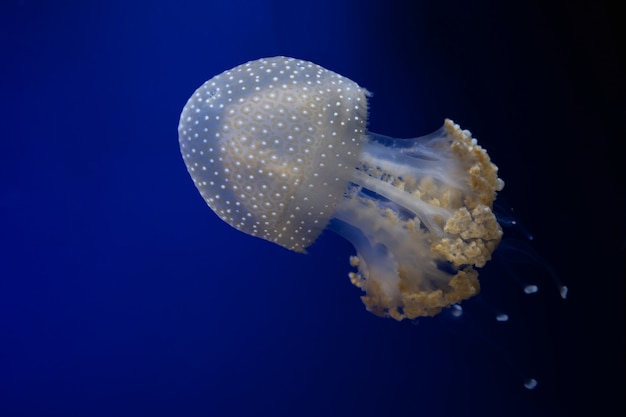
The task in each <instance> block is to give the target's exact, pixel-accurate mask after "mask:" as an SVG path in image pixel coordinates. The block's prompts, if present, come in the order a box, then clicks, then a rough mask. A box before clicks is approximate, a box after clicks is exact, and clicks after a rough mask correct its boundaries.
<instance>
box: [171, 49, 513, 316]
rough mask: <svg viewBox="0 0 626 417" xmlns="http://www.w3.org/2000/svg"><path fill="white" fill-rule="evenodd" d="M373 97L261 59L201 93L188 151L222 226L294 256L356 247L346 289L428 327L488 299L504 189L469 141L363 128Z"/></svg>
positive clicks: (326, 74) (194, 100)
mask: <svg viewBox="0 0 626 417" xmlns="http://www.w3.org/2000/svg"><path fill="white" fill-rule="evenodd" d="M370 96H371V94H370V93H369V92H368V91H367V90H366V89H364V88H362V87H360V86H359V85H358V84H357V83H356V82H354V81H352V80H350V79H348V78H346V77H343V76H341V75H339V74H337V73H335V72H333V71H330V70H327V69H325V68H323V67H321V66H319V65H316V64H314V63H312V62H308V61H304V60H300V59H295V58H289V57H282V56H278V57H272V58H263V59H258V60H254V61H250V62H248V63H245V64H242V65H239V66H237V67H235V68H233V69H231V70H228V71H225V72H223V73H222V74H219V75H217V76H215V77H213V78H211V79H210V80H208V81H207V82H205V83H204V84H203V85H202V86H200V87H199V88H198V89H197V90H196V91H195V92H194V93H193V95H192V96H191V98H189V100H188V101H187V103H186V105H185V107H184V109H183V111H182V114H181V116H180V123H179V126H178V134H179V144H180V150H181V153H182V156H183V159H184V162H185V164H186V167H187V170H188V172H189V174H190V175H191V178H192V180H193V182H194V184H195V186H196V188H197V189H198V190H199V192H200V194H201V196H202V197H203V199H204V200H205V201H206V203H207V204H208V205H209V207H210V208H211V209H212V210H213V211H214V212H215V213H216V214H217V215H218V216H219V217H220V218H221V219H222V220H224V221H225V222H226V223H228V224H229V225H231V226H232V227H234V228H236V229H238V230H240V231H242V232H244V233H246V234H249V235H252V236H256V237H259V238H262V239H265V240H268V241H270V242H273V243H276V244H278V245H280V246H282V247H284V248H287V249H289V250H292V251H295V252H301V253H305V252H306V249H307V248H308V247H309V246H310V245H311V244H313V242H315V241H316V239H317V238H318V237H319V236H320V235H321V234H322V232H323V231H324V230H326V229H328V230H331V231H333V232H335V233H338V234H339V235H340V236H342V237H344V238H345V239H347V240H348V241H349V242H350V243H351V244H352V245H353V246H354V248H355V249H356V255H354V256H352V257H350V260H349V261H350V265H351V267H352V268H353V270H352V272H350V274H349V278H350V280H351V282H352V283H353V284H354V285H355V286H357V287H358V288H360V289H361V290H362V291H363V293H364V294H363V295H362V297H361V298H362V300H363V303H364V304H365V306H366V308H367V310H368V311H370V312H372V313H373V314H376V315H378V316H382V317H391V318H394V319H396V320H402V319H405V318H407V319H414V318H416V317H420V316H433V315H436V314H437V313H439V312H440V311H441V310H442V309H444V308H447V307H449V306H452V305H456V304H458V303H459V302H461V301H462V300H465V299H468V298H470V297H472V296H474V295H476V294H478V293H479V291H480V284H479V281H478V272H477V268H480V267H482V266H484V265H485V264H486V262H488V261H489V260H490V258H491V254H492V252H493V251H494V250H495V248H496V247H497V246H498V243H499V242H500V239H501V236H502V229H501V228H500V225H499V224H498V221H497V219H496V217H495V215H494V213H493V211H492V207H493V202H494V200H495V199H496V195H497V192H498V191H500V190H501V189H502V188H503V186H504V183H503V181H502V180H501V179H499V178H498V175H497V173H498V168H497V167H496V166H495V165H494V164H493V163H492V162H491V161H490V158H489V156H488V154H487V152H486V151H485V149H483V148H482V147H481V146H480V145H478V143H477V141H476V139H474V138H472V135H471V133H470V132H469V131H467V130H462V129H461V128H460V127H459V126H458V125H457V124H455V123H454V122H452V121H451V120H449V119H446V120H445V121H444V123H443V126H442V127H441V128H440V129H438V130H436V131H435V132H433V133H431V134H429V135H426V136H422V137H417V138H412V139H397V138H391V137H388V136H384V135H380V134H376V133H373V132H371V131H368V129H367V117H368V99H369V97H370Z"/></svg>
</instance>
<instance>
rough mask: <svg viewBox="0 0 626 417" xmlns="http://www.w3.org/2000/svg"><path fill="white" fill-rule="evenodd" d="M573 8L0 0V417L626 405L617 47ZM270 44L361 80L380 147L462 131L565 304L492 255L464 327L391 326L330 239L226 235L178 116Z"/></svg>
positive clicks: (600, 23) (540, 412) (542, 277)
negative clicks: (531, 290)
mask: <svg viewBox="0 0 626 417" xmlns="http://www.w3.org/2000/svg"><path fill="white" fill-rule="evenodd" d="M409 3H410V4H411V6H408V5H407V4H409ZM586 3H591V2H583V1H574V2H562V4H561V3H558V2H554V1H530V2H526V3H519V2H502V1H487V0H479V1H476V2H466V1H449V0H442V1H438V2H420V1H415V2H398V1H342V0H318V1H315V2H313V1H311V2H298V1H283V0H274V1H270V0H238V1H220V2H214V1H182V0H181V1H158V0H157V1H152V2H142V1H138V2H129V1H118V0H109V1H90V2H89V1H85V2H82V1H58V2H57V1H54V2H53V1H29V0H20V1H3V2H2V5H1V6H0V35H1V36H0V48H1V49H0V54H1V55H0V56H1V57H2V61H1V64H0V104H1V108H0V110H1V112H0V114H1V117H2V120H1V121H2V133H0V145H1V147H0V249H1V250H0V416H3V417H5V416H6V417H17V416H20V417H21V416H28V417H31V416H33V417H35V416H42V417H48V416H62V417H70V416H89V417H96V416H144V415H145V416H186V417H193V416H250V415H254V416H340V415H349V416H352V415H353V416H363V417H365V416H527V415H533V416H562V415H563V416H568V415H571V416H574V415H589V414H588V412H589V410H592V409H594V410H595V414H594V415H603V416H610V415H622V414H623V412H624V353H623V352H624V284H623V282H624V281H623V279H624V264H625V258H624V253H625V243H624V242H625V239H624V218H625V216H624V213H625V212H626V206H625V204H624V196H625V189H624V177H625V175H624V169H623V161H622V159H623V152H622V151H621V149H622V147H623V144H622V143H621V142H623V140H624V138H625V137H626V134H625V129H624V126H625V124H624V122H625V116H626V106H625V103H626V88H625V85H626V83H625V81H624V66H623V63H624V61H623V55H621V53H623V44H621V43H620V42H619V41H618V29H617V28H618V24H617V22H618V18H617V17H616V14H615V10H612V9H611V8H610V7H608V6H605V5H604V4H602V3H593V6H592V5H590V4H589V5H586ZM274 55H288V56H294V57H298V58H302V59H307V60H311V61H313V62H315V63H317V64H320V65H322V66H324V67H326V68H328V69H331V70H333V71H335V72H338V73H340V74H342V75H345V76H347V77H349V78H351V79H353V80H354V81H356V82H358V83H359V84H360V85H362V86H363V87H365V88H367V89H368V90H370V91H372V92H373V93H374V96H373V98H372V99H371V101H370V116H369V126H370V128H371V130H373V131H375V132H379V133H382V134H386V135H392V136H397V137H411V136H418V135H422V134H426V133H429V132H431V131H433V130H435V129H436V128H438V127H439V126H440V125H441V123H442V121H443V119H444V118H445V117H450V118H452V119H454V120H455V121H456V122H458V123H460V124H461V126H463V127H464V128H468V129H470V130H471V131H472V132H473V133H474V135H475V137H477V138H478V140H479V142H480V143H481V144H482V145H483V146H484V147H485V148H487V149H488V151H489V153H490V155H491V157H492V160H493V161H494V162H495V163H496V164H497V165H498V166H499V167H500V174H501V177H502V178H503V179H504V180H505V182H506V187H505V190H504V191H503V193H502V195H503V197H504V198H506V201H507V205H506V207H512V208H513V210H514V211H515V215H516V216H517V218H518V219H519V220H520V221H521V222H523V223H524V225H525V226H526V227H527V228H528V230H530V231H531V232H532V233H533V235H534V237H535V239H534V241H533V242H532V245H533V248H534V250H535V251H536V252H537V253H538V254H540V256H541V258H542V259H543V260H544V261H545V262H546V263H547V264H549V265H551V268H553V269H554V270H555V271H556V272H557V273H558V275H559V276H560V277H561V279H562V280H563V281H564V282H565V283H566V284H567V285H568V286H569V288H570V294H569V298H568V300H567V301H562V300H561V299H560V298H559V297H558V294H557V293H556V289H555V287H554V286H553V284H552V281H551V279H550V274H549V273H548V269H547V268H546V267H544V266H542V264H540V263H538V262H534V263H530V264H522V265H519V264H512V262H513V261H515V260H516V257H515V256H511V254H510V252H509V253H506V251H500V252H499V253H498V252H497V253H496V259H495V260H494V262H492V263H491V264H489V265H488V267H486V268H485V269H484V271H483V273H482V275H481V277H482V281H481V282H482V288H483V293H482V295H481V296H480V297H479V298H477V299H474V300H470V301H469V302H467V303H464V304H463V306H464V307H466V311H467V312H468V314H467V315H466V316H465V317H464V318H463V320H460V321H454V320H451V319H450V317H449V316H445V315H443V316H441V317H437V318H434V319H423V320H420V321H419V322H418V323H417V325H415V324H412V323H409V322H406V321H405V322H401V323H398V322H395V321H393V320H387V319H381V318H378V317H375V316H373V315H371V314H370V313H368V312H367V311H365V309H364V307H363V306H362V304H361V301H360V300H359V295H360V293H359V290H358V289H356V288H354V287H353V286H352V285H351V284H350V282H349V280H348V278H347V273H348V271H349V270H350V268H349V264H348V257H349V256H350V255H352V254H353V249H352V248H351V247H350V246H349V245H348V244H347V243H346V242H344V241H343V240H341V239H340V238H339V237H337V236H334V235H332V234H331V233H326V234H324V235H323V236H322V237H321V238H320V239H319V241H318V242H316V244H314V245H313V246H312V247H311V249H310V251H309V254H308V255H300V254H296V253H291V252H289V251H287V250H285V249H282V248H280V247H278V246H276V245H273V244H270V243H268V242H265V241H262V240H260V239H255V238H252V237H248V236H246V235H244V234H242V233H239V232H237V231H235V230H234V229H232V228H231V227H230V226H228V225H226V224H225V223H223V222H222V221H221V220H219V219H218V218H217V216H215V215H214V214H213V213H212V212H211V211H210V210H209V208H208V207H207V206H206V204H205V203H204V201H203V200H202V198H201V197H200V196H199V194H198V193H197V191H196V190H195V188H194V186H193V183H192V182H191V180H190V178H189V176H188V174H187V172H186V169H185V166H184V163H183V161H182V158H181V157H180V152H179V148H178V139H177V124H178V117H179V115H180V111H181V110H182V107H183V105H184V104H185V102H186V100H187V99H188V97H189V96H190V95H191V93H192V92H193V91H194V90H195V89H196V88H197V87H198V86H200V85H201V84H202V83H203V82H204V81H205V80H207V79H209V78H211V77H212V76H214V75H216V74H218V73H220V72H222V71H224V70H226V69H229V68H231V67H234V66H236V65H238V64H241V63H244V62H246V61H249V60H251V59H256V58H260V57H264V56H274ZM508 233H509V234H508V236H514V235H516V234H517V235H519V230H509V231H508ZM520 281H523V282H536V283H538V284H539V285H540V292H539V293H538V294H535V295H534V296H524V295H523V294H522V293H521V292H520V291H519V284H518V282H520ZM491 309H503V310H506V311H507V312H509V314H510V316H511V321H510V323H507V324H498V323H495V322H494V321H493V319H492V318H491V316H490V313H489V312H490V311H491ZM527 375H528V376H534V377H536V378H537V379H538V381H539V385H538V387H537V388H536V389H535V390H533V391H528V390H526V389H524V388H523V386H522V380H523V377H524V376H527Z"/></svg>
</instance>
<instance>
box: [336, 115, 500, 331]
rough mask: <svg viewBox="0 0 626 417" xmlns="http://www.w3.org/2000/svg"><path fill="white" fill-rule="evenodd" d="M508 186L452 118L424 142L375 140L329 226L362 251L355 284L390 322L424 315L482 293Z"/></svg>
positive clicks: (369, 144)
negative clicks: (498, 205) (498, 206)
mask: <svg viewBox="0 0 626 417" xmlns="http://www.w3.org/2000/svg"><path fill="white" fill-rule="evenodd" d="M502 187H503V183H502V181H501V180H500V179H498V177H497V168H496V167H495V165H493V164H492V163H491V162H490V161H489V158H488V156H487V154H486V152H485V151H484V150H483V149H482V148H481V147H480V146H478V145H477V143H476V141H475V140H474V139H472V137H471V135H470V133H469V132H467V131H462V130H460V128H459V127H458V125H455V124H454V123H453V122H452V121H450V120H446V122H445V124H444V126H443V128H441V129H439V130H438V131H436V132H434V133H433V134H431V135H428V136H424V137H420V138H415V139H391V138H387V137H383V136H380V135H370V137H369V138H368V139H367V140H366V141H364V143H363V144H362V150H361V158H360V165H359V166H358V167H357V168H356V169H355V171H354V173H353V177H352V179H351V183H350V185H349V186H348V189H347V190H346V193H345V194H344V198H343V199H342V200H341V201H340V202H339V203H338V204H337V207H336V209H335V212H334V214H333V219H332V220H331V222H330V225H329V228H330V229H331V230H333V231H335V232H336V233H338V234H340V235H342V236H344V237H345V238H346V239H347V240H349V241H350V242H351V243H352V244H353V245H354V246H355V248H356V250H357V256H356V257H353V258H352V260H351V263H352V265H353V266H355V267H356V268H357V272H353V273H351V274H350V278H351V280H352V283H353V284H355V285H356V286H358V287H360V288H361V289H363V290H364V291H365V292H366V295H364V296H363V297H362V298H363V301H364V303H365V304H366V306H367V308H368V309H369V310H370V311H371V312H373V313H375V314H377V315H381V316H388V317H393V318H395V319H398V320H401V319H403V318H414V317H418V316H428V315H434V314H437V313H438V312H439V311H440V310H441V309H442V308H444V307H447V306H449V305H452V304H454V303H457V302H459V301H461V300H463V299H466V298H469V297H471V296H473V295H475V294H477V293H478V292H479V290H480V286H479V283H478V279H477V276H478V273H477V271H476V270H475V269H474V267H481V266H483V265H484V264H485V263H486V262H487V261H488V260H489V259H490V257H491V253H492V252H493V250H494V249H495V248H496V246H497V244H498V242H499V241H500V238H501V235H502V232H501V229H500V226H499V225H498V222H497V220H496V218H495V216H494V215H493V213H492V211H491V205H492V203H493V200H494V199H495V196H496V192H497V191H499V190H500V189H502Z"/></svg>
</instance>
